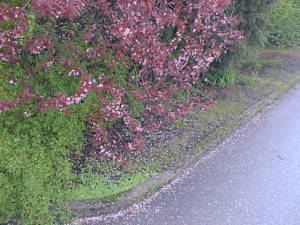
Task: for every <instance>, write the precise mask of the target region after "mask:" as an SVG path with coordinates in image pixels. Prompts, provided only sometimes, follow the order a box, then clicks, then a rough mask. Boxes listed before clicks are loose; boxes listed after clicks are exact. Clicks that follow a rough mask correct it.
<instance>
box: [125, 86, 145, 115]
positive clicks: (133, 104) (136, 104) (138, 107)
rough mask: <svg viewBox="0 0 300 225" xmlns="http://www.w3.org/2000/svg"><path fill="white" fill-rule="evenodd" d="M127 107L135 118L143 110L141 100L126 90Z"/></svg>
mask: <svg viewBox="0 0 300 225" xmlns="http://www.w3.org/2000/svg"><path fill="white" fill-rule="evenodd" d="M126 96H127V99H128V105H129V109H130V111H131V114H132V115H133V116H134V117H135V118H140V117H141V116H142V115H143V112H144V105H143V102H142V101H140V100H138V99H136V98H134V97H133V96H132V94H130V92H126Z"/></svg>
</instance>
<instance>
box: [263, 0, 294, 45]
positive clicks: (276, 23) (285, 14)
mask: <svg viewBox="0 0 300 225" xmlns="http://www.w3.org/2000/svg"><path fill="white" fill-rule="evenodd" d="M297 4H298V6H297ZM267 38H268V44H269V45H273V46H293V45H300V7H299V2H296V1H293V0H279V1H278V2H277V4H276V5H275V6H274V8H273V9H272V10H271V12H270V13H269V24H268V36H267Z"/></svg>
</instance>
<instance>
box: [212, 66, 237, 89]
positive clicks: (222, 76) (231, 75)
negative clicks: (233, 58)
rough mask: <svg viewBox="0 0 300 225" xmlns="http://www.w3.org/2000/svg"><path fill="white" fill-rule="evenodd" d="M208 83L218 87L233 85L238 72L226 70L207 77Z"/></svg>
mask: <svg viewBox="0 0 300 225" xmlns="http://www.w3.org/2000/svg"><path fill="white" fill-rule="evenodd" d="M207 80H208V83H209V84H211V85H212V86H216V87H225V86H227V85H232V84H234V83H235V81H236V71H235V70H234V69H224V70H220V71H217V72H214V73H209V74H208V76H207Z"/></svg>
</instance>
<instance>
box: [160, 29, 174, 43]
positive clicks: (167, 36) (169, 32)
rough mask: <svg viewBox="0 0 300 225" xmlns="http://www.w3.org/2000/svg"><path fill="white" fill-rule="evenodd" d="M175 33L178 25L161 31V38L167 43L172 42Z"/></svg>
mask: <svg viewBox="0 0 300 225" xmlns="http://www.w3.org/2000/svg"><path fill="white" fill-rule="evenodd" d="M175 34H176V27H174V26H168V27H166V28H165V29H164V30H163V32H162V33H161V35H160V39H161V40H162V41H163V42H165V43H166V44H170V43H171V41H172V39H173V38H174V36H175Z"/></svg>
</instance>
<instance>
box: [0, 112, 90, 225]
mask: <svg viewBox="0 0 300 225" xmlns="http://www.w3.org/2000/svg"><path fill="white" fill-rule="evenodd" d="M28 107H30V106H28ZM24 108H25V107H17V108H16V109H14V110H10V111H7V112H4V113H2V114H0V158H1V161H0V177H1V179H0V212H1V213H0V222H3V221H5V220H7V219H10V218H12V217H17V218H20V219H21V221H22V224H24V225H33V224H35V225H53V224H55V220H56V219H58V218H59V219H63V217H62V216H65V215H66V214H65V213H66V212H67V211H68V210H67V207H66V203H67V200H68V196H67V195H66V190H67V189H70V188H72V186H73V180H74V176H73V175H72V173H71V165H70V163H69V160H68V150H67V149H73V150H75V149H78V148H80V147H81V145H82V143H83V136H82V131H83V130H84V129H85V128H84V124H83V123H82V122H81V121H79V120H78V119H77V118H76V117H72V116H71V117H65V116H64V115H63V114H62V113H60V112H58V111H48V112H32V114H31V115H29V116H26V115H24ZM25 109H26V108H25ZM49 208H50V209H51V210H49ZM65 219H66V218H65Z"/></svg>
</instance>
